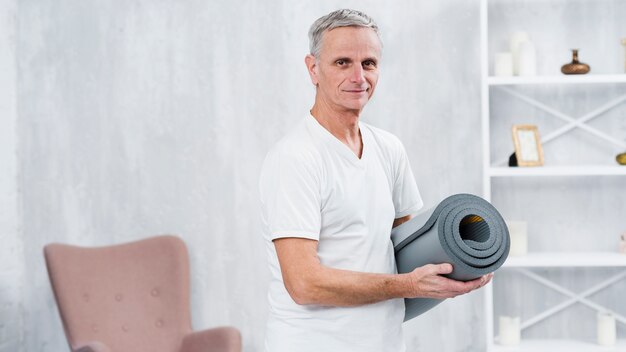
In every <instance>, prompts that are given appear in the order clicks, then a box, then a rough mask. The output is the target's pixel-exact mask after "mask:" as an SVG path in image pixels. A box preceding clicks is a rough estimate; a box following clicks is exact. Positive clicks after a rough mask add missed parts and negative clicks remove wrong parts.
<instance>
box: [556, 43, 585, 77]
mask: <svg viewBox="0 0 626 352" xmlns="http://www.w3.org/2000/svg"><path fill="white" fill-rule="evenodd" d="M590 69H591V68H590V67H589V65H587V64H583V63H582V62H579V61H578V49H572V62H570V63H569V64H565V65H563V66H561V72H563V73H564V74H566V75H584V74H585V73H588V72H589V70H590Z"/></svg>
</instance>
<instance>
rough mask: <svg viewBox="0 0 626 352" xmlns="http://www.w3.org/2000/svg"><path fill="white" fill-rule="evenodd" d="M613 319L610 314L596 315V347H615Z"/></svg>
mask: <svg viewBox="0 0 626 352" xmlns="http://www.w3.org/2000/svg"><path fill="white" fill-rule="evenodd" d="M615 335H616V332H615V317H614V316H613V314H611V313H603V312H601V313H598V345H601V346H615V337H616V336H615Z"/></svg>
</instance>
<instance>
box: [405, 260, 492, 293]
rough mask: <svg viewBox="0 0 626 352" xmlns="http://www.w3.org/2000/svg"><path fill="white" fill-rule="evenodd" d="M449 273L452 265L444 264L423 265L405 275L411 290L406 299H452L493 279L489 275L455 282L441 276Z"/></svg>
mask: <svg viewBox="0 0 626 352" xmlns="http://www.w3.org/2000/svg"><path fill="white" fill-rule="evenodd" d="M451 272H452V265H451V264H448V263H444V264H428V265H424V266H422V267H419V268H417V269H415V270H413V271H412V272H410V273H408V274H406V275H409V277H410V280H411V286H412V288H413V292H411V294H410V295H409V297H408V298H417V297H426V298H437V299H443V298H452V297H456V296H459V295H462V294H465V293H468V292H471V291H473V290H476V289H478V288H481V287H483V286H485V285H486V284H488V283H489V281H491V278H492V277H493V273H491V274H487V275H484V276H481V277H479V278H477V279H474V280H472V281H457V280H453V279H448V278H447V277H444V276H441V275H445V274H450V273H451Z"/></svg>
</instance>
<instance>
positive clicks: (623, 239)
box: [619, 232, 626, 254]
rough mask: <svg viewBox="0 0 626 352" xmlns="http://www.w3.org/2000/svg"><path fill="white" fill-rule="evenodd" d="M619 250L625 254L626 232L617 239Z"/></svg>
mask: <svg viewBox="0 0 626 352" xmlns="http://www.w3.org/2000/svg"><path fill="white" fill-rule="evenodd" d="M619 252H620V253H624V254H626V232H624V233H623V234H622V237H621V238H620V241H619Z"/></svg>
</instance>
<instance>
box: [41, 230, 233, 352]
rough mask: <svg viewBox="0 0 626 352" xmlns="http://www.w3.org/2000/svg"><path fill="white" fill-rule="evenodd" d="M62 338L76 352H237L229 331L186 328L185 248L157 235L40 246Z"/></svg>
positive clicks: (175, 239)
mask: <svg viewBox="0 0 626 352" xmlns="http://www.w3.org/2000/svg"><path fill="white" fill-rule="evenodd" d="M44 255H45V258H46V265H47V267H48V274H49V276H50V282H51V284H52V290H53V291H54V296H55V298H56V302H57V305H58V307H59V313H60V315H61V320H62V322H63V328H64V330H65V335H66V337H67V340H68V342H69V344H70V348H71V349H72V351H77V352H127V351H128V352H131V351H132V352H140V351H150V352H239V351H241V335H240V333H239V331H238V330H237V329H235V328H233V327H220V328H215V329H209V330H204V331H199V332H193V331H192V328H191V315H190V311H189V257H188V254H187V247H186V246H185V243H184V242H183V241H182V240H181V239H179V238H178V237H174V236H158V237H153V238H148V239H144V240H140V241H136V242H131V243H126V244H120V245H113V246H108V247H99V248H84V247H76V246H69V245H63V244H49V245H47V246H46V247H45V248H44Z"/></svg>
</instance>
